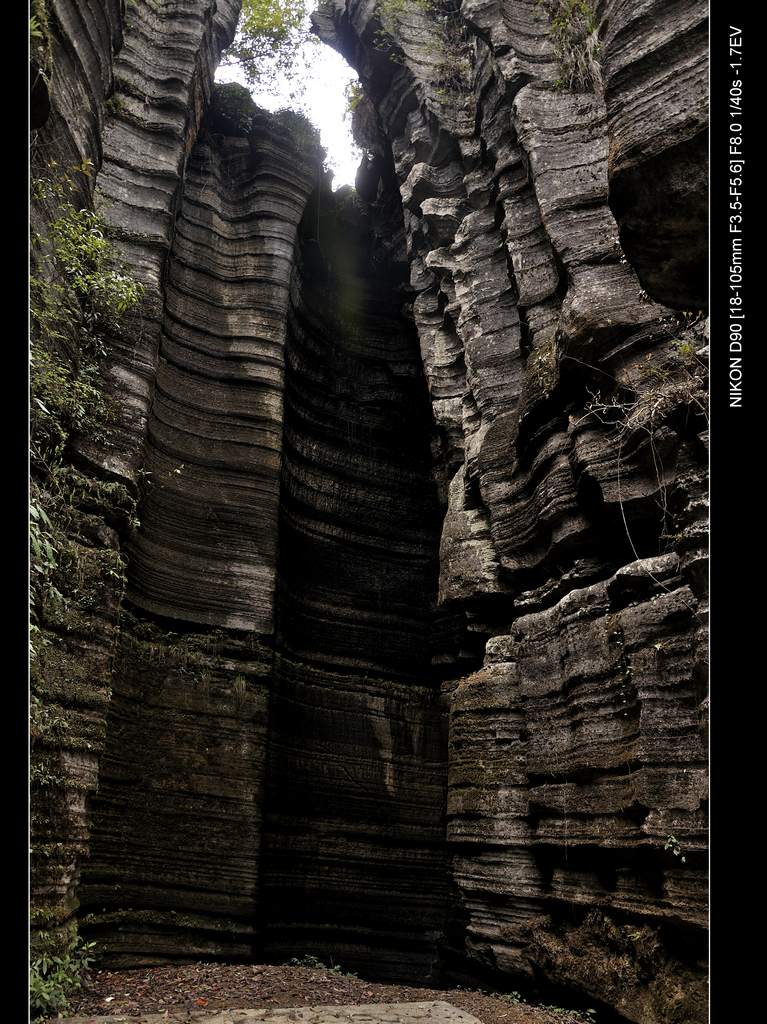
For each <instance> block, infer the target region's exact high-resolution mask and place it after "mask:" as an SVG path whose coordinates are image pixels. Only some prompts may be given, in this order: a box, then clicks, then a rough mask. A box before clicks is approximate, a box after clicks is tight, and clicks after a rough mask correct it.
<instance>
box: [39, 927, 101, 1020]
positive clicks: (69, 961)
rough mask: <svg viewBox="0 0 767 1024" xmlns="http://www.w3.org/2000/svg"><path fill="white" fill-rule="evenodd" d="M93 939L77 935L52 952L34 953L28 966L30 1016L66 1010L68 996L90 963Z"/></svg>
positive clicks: (76, 987)
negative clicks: (62, 949)
mask: <svg viewBox="0 0 767 1024" xmlns="http://www.w3.org/2000/svg"><path fill="white" fill-rule="evenodd" d="M95 946H96V944H95V942H83V941H82V939H81V938H79V937H78V938H77V939H76V940H75V942H74V944H73V945H72V946H71V948H70V949H69V950H68V951H67V952H64V953H60V954H59V955H57V956H54V955H53V954H52V953H50V952H48V951H45V950H43V951H41V952H40V953H39V955H38V956H35V957H33V959H32V962H31V964H30V970H29V1006H30V1010H31V1013H32V1018H33V1019H38V1018H40V1017H47V1016H51V1015H52V1014H56V1013H66V1011H67V1010H68V1009H69V999H70V996H72V995H73V994H74V993H75V992H77V991H78V989H80V988H82V984H83V980H84V978H85V975H86V973H87V971H88V969H89V968H90V966H91V965H92V964H93V961H94V955H93V953H94V949H95Z"/></svg>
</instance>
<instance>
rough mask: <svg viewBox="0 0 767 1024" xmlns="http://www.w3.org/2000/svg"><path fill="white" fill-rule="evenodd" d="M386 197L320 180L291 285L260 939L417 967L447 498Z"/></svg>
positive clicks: (436, 760) (439, 888)
mask: <svg viewBox="0 0 767 1024" xmlns="http://www.w3.org/2000/svg"><path fill="white" fill-rule="evenodd" d="M375 213H376V211H375V209H373V208H368V209H365V208H364V206H363V204H361V203H360V201H359V200H358V199H357V198H356V197H355V196H353V195H350V194H349V192H348V190H345V191H342V192H341V193H337V194H336V195H331V194H330V193H329V192H327V191H324V190H323V192H322V193H321V195H320V208H319V210H317V208H316V206H315V207H314V208H313V209H309V210H308V211H307V215H306V218H305V221H304V225H303V231H302V246H301V254H302V256H301V263H300V266H299V267H297V269H296V273H295V275H294V279H293V283H292V289H291V310H290V315H289V331H288V341H287V349H286V352H287V375H286V391H285V394H286V405H285V443H284V453H283V470H282V499H281V507H280V572H279V591H278V593H279V600H278V651H279V653H278V656H277V658H276V661H275V673H274V680H273V690H272V695H271V704H270V719H269V770H268V790H267V799H266V815H267V817H266V823H265V832H264V848H263V854H262V898H263V904H264V914H265V915H266V918H267V922H268V924H267V929H266V934H265V950H266V952H267V954H268V955H269V956H273V957H276V958H277V959H283V958H284V959H287V958H288V957H290V956H297V955H300V954H301V953H304V952H306V953H313V954H315V955H322V956H326V957H327V956H332V958H333V960H334V961H335V962H337V963H341V964H342V965H343V966H344V967H345V968H348V969H352V970H354V969H357V968H359V969H361V970H363V971H365V972H366V973H369V974H374V975H377V976H379V977H391V978H417V979H419V980H423V979H425V978H427V977H429V975H430V974H431V973H432V969H433V967H434V965H435V961H436V958H437V949H436V946H437V940H438V939H439V936H440V933H441V930H442V927H443V920H444V913H445V909H446V906H445V898H446V871H445V851H444V800H445V771H446V765H445V742H446V731H445V727H444V726H445V723H444V712H443V709H442V707H441V704H440V700H439V690H438V687H437V686H435V685H434V682H433V677H432V672H431V668H430V646H431V642H430V632H431V615H432V609H433V602H434V598H435V596H436V568H437V566H436V554H437V538H438V529H439V517H438V507H437V501H436V490H435V488H434V486H433V484H432V481H431V479H430V471H429V448H428V438H429V407H428V399H427V395H426V392H425V388H424V385H423V379H422V377H421V373H420V367H419V361H418V352H417V343H416V338H415V332H414V330H413V327H412V324H411V323H410V322H409V321H408V320H407V319H406V318H405V317H404V316H403V315H402V313H401V311H400V306H401V300H402V297H403V295H402V289H403V285H404V280H403V278H404V272H405V268H404V266H403V265H402V264H401V263H397V262H395V261H394V260H392V258H391V257H390V256H388V255H387V254H386V253H385V251H382V250H381V248H377V247H376V244H375V241H376V239H375V230H376V224H377V221H376V218H375V216H374V214H375ZM387 241H390V236H389V238H387V239H385V240H384V244H386V242H387Z"/></svg>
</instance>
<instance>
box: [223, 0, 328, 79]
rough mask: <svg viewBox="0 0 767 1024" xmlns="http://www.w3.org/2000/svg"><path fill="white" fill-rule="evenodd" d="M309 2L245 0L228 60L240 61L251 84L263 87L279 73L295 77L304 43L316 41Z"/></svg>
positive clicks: (232, 62) (226, 59)
mask: <svg viewBox="0 0 767 1024" xmlns="http://www.w3.org/2000/svg"><path fill="white" fill-rule="evenodd" d="M309 6H310V5H309V2H308V0H243V3H242V13H241V15H240V22H239V25H238V27H237V36H236V37H235V40H234V43H233V44H232V45H231V46H230V47H229V49H228V50H227V51H226V54H225V55H224V63H225V64H227V65H235V64H236V65H239V66H240V67H241V68H242V70H243V72H244V74H245V78H246V80H247V82H248V84H249V85H250V86H258V87H263V86H265V85H266V84H267V83H268V81H269V79H270V78H272V77H273V76H275V75H282V76H284V77H286V78H292V77H294V76H295V74H296V71H297V65H298V61H299V57H300V54H301V50H302V48H303V46H304V45H305V44H306V43H311V42H316V37H315V36H313V35H311V33H310V31H309V28H310V23H309ZM312 6H313V4H312Z"/></svg>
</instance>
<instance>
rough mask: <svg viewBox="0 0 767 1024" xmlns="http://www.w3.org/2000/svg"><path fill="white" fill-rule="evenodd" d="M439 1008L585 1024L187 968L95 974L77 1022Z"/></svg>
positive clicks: (481, 1002)
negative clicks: (240, 1012) (203, 1013)
mask: <svg viewBox="0 0 767 1024" xmlns="http://www.w3.org/2000/svg"><path fill="white" fill-rule="evenodd" d="M432 999H434V1000H438V999H442V1000H444V1001H445V1002H448V1003H452V1004H453V1005H454V1006H457V1007H459V1008H460V1009H462V1010H466V1011H467V1012H468V1013H472V1014H474V1016H475V1017H477V1018H478V1019H479V1020H480V1021H482V1022H483V1024H585V1022H591V1021H594V1020H595V1018H594V1017H592V1016H587V1015H586V1014H582V1013H578V1012H577V1011H567V1010H566V1009H558V1008H557V1009H554V1008H546V1007H541V1006H533V1005H529V1004H527V1003H517V1002H515V1001H514V1000H513V998H511V997H499V996H497V995H496V996H493V995H490V994H488V993H486V992H480V991H476V990H470V989H462V988H453V989H426V988H414V987H411V986H407V985H390V984H379V983H377V982H368V981H364V980H362V979H360V978H355V977H353V976H350V975H347V974H341V973H338V971H337V970H329V969H317V968H311V967H302V966H280V967H276V966H269V965H259V964H209V963H198V964H184V965H180V966H172V967H144V968H138V969H135V970H130V971H105V970H100V971H93V972H92V973H91V977H90V980H89V981H88V982H87V983H86V985H85V987H84V988H83V990H82V991H81V992H80V993H79V994H78V996H76V997H75V998H73V999H72V1003H71V1009H70V1011H69V1012H70V1014H71V1015H73V1016H74V1015H77V1014H84V1015H87V1014H110V1015H111V1014H123V1015H125V1016H138V1015H139V1014H141V1013H158V1012H159V1013H162V1012H163V1011H165V1010H168V1011H169V1013H170V1015H171V1016H170V1019H171V1020H172V1019H173V1016H174V1015H177V1014H178V1013H179V1012H181V1013H184V1012H190V1011H193V1010H197V1011H199V1010H201V1009H210V1010H220V1009H261V1008H266V1007H287V1006H322V1005H332V1004H336V1005H349V1004H354V1003H398V1002H418V1001H422V1000H432Z"/></svg>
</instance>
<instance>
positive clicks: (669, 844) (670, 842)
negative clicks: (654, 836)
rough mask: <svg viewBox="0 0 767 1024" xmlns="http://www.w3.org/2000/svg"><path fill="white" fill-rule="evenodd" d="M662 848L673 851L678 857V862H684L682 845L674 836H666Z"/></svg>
mask: <svg viewBox="0 0 767 1024" xmlns="http://www.w3.org/2000/svg"><path fill="white" fill-rule="evenodd" d="M663 849H664V850H668V851H669V852H670V853H673V855H674V856H675V857H678V858H679V863H680V864H684V863H685V862H686V858H685V856H684V854H683V853H682V847H681V845H680V843H679V840H678V839H677V837H676V836H668V838H667V839H666V844H665V846H664V847H663Z"/></svg>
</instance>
